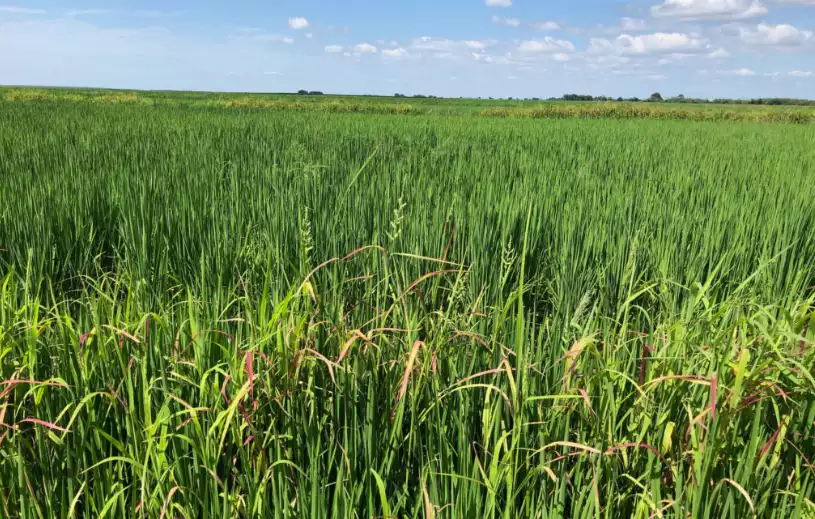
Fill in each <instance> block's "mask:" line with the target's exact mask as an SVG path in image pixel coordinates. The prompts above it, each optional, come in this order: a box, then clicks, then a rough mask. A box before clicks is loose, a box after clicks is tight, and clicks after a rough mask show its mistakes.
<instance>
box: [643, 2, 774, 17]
mask: <svg viewBox="0 0 815 519" xmlns="http://www.w3.org/2000/svg"><path fill="white" fill-rule="evenodd" d="M766 13H767V8H765V7H764V6H763V5H762V4H761V3H760V2H759V1H758V0H665V2H664V3H662V4H660V5H655V6H653V7H651V14H652V15H653V16H655V17H674V18H680V19H683V20H743V19H746V18H752V17H755V16H761V15H763V14H766Z"/></svg>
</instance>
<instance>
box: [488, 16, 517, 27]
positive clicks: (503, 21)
mask: <svg viewBox="0 0 815 519" xmlns="http://www.w3.org/2000/svg"><path fill="white" fill-rule="evenodd" d="M492 23H497V24H498V25H509V26H510V27H518V26H519V25H521V21H520V20H519V19H517V18H501V17H499V16H493V17H492Z"/></svg>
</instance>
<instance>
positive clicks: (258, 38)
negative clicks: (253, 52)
mask: <svg viewBox="0 0 815 519" xmlns="http://www.w3.org/2000/svg"><path fill="white" fill-rule="evenodd" d="M252 39H253V40H254V41H282V42H283V43H288V44H292V43H294V38H289V37H288V36H281V35H279V34H258V35H256V36H252Z"/></svg>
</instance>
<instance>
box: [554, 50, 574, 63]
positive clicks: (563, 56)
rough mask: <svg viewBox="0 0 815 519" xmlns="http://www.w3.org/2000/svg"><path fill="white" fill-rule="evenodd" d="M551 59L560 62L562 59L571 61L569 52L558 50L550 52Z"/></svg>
mask: <svg viewBox="0 0 815 519" xmlns="http://www.w3.org/2000/svg"><path fill="white" fill-rule="evenodd" d="M552 59H553V60H555V61H561V62H563V61H571V59H572V56H571V55H569V54H566V53H565V52H558V53H556V54H552Z"/></svg>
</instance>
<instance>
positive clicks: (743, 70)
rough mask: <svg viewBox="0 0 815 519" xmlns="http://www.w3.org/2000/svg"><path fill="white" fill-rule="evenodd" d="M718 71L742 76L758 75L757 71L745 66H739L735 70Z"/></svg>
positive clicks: (722, 73) (724, 74) (725, 74)
mask: <svg viewBox="0 0 815 519" xmlns="http://www.w3.org/2000/svg"><path fill="white" fill-rule="evenodd" d="M718 73H719V74H721V75H723V76H741V77H751V76H755V75H756V73H755V72H753V71H752V70H750V69H749V68H745V67H742V68H737V69H735V70H719V71H718Z"/></svg>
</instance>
